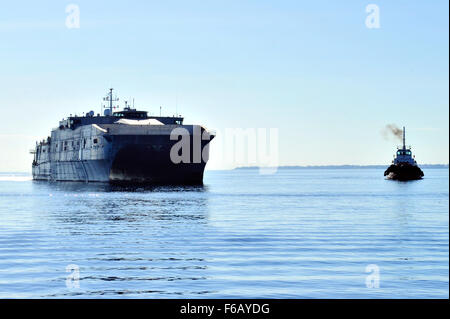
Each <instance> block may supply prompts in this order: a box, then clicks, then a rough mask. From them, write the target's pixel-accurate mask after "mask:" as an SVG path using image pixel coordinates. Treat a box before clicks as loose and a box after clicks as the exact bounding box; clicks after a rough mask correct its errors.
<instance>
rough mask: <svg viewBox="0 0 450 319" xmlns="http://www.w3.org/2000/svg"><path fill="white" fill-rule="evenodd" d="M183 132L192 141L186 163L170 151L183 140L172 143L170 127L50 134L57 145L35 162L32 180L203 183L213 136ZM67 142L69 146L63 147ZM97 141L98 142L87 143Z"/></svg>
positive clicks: (193, 130) (194, 130) (188, 128)
mask: <svg viewBox="0 0 450 319" xmlns="http://www.w3.org/2000/svg"><path fill="white" fill-rule="evenodd" d="M183 127H184V128H185V129H186V132H188V135H187V136H188V137H187V141H188V142H187V143H186V144H184V146H187V148H185V149H183V150H182V151H183V152H189V157H188V158H186V157H185V158H184V159H183V160H182V161H179V160H178V161H177V158H175V159H174V158H173V152H171V151H172V148H173V147H174V146H176V145H175V144H179V140H177V139H172V138H171V137H170V134H169V133H170V130H169V128H166V127H164V128H161V129H158V130H156V129H151V130H150V129H148V128H144V127H136V128H134V127H127V126H117V125H109V126H105V127H104V129H103V128H100V129H98V128H81V129H79V130H76V131H74V132H67V134H66V136H60V135H62V133H60V132H57V134H58V135H57V134H56V133H55V134H53V135H52V141H53V143H54V144H55V145H54V146H53V148H52V147H51V146H49V148H48V149H49V150H50V152H47V153H42V152H41V153H39V154H40V156H38V157H37V160H36V161H35V162H34V163H33V167H32V172H33V179H34V180H46V181H75V182H107V183H113V184H122V183H127V184H129V183H132V184H180V185H181V184H182V185H198V184H202V183H203V173H204V169H205V166H206V163H207V161H208V157H209V145H208V143H209V142H210V140H211V139H212V138H213V137H214V136H209V139H208V140H202V133H203V132H204V129H201V128H200V127H197V128H196V127H194V126H183ZM197 129H198V130H197ZM162 130H168V131H162ZM133 133H136V134H133ZM86 136H88V138H85V137H86ZM66 140H69V142H68V143H65V141H66ZM72 140H73V141H74V143H72ZM93 140H95V141H96V143H95V144H89V143H90V141H93ZM62 141H64V142H62ZM78 141H81V142H80V143H78ZM57 142H58V143H57ZM63 143H64V144H63ZM56 144H62V145H60V147H61V146H63V147H64V149H63V151H61V150H60V149H58V150H59V151H58V152H55V151H53V150H54V148H57V147H58V145H56ZM66 145H67V146H66ZM72 145H73V147H71V146H72ZM64 150H65V151H64ZM194 151H197V152H200V153H201V154H200V156H196V155H194Z"/></svg>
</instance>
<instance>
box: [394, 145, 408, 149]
mask: <svg viewBox="0 0 450 319" xmlns="http://www.w3.org/2000/svg"><path fill="white" fill-rule="evenodd" d="M405 148H406V149H407V150H410V149H411V145H405ZM397 149H398V150H402V149H403V145H399V146H397Z"/></svg>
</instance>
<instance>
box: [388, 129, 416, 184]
mask: <svg viewBox="0 0 450 319" xmlns="http://www.w3.org/2000/svg"><path fill="white" fill-rule="evenodd" d="M384 176H387V179H393V180H399V181H410V180H416V179H421V178H422V177H423V172H422V170H421V169H420V167H419V166H417V162H416V160H415V156H413V155H412V153H411V146H409V147H406V144H405V127H403V146H402V147H401V148H400V147H397V154H396V156H395V158H394V160H393V161H392V165H391V166H389V167H388V169H387V170H386V171H385V172H384Z"/></svg>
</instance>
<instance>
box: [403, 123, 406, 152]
mask: <svg viewBox="0 0 450 319" xmlns="http://www.w3.org/2000/svg"><path fill="white" fill-rule="evenodd" d="M403 149H404V150H405V149H406V144H405V127H404V126H403Z"/></svg>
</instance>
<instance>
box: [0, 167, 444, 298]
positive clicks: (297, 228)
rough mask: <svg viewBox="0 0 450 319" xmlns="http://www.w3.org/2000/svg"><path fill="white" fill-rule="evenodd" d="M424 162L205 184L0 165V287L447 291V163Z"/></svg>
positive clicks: (64, 293) (38, 293)
mask: <svg viewBox="0 0 450 319" xmlns="http://www.w3.org/2000/svg"><path fill="white" fill-rule="evenodd" d="M424 173H425V177H426V178H425V179H424V180H421V181H414V182H406V183H405V182H395V181H388V180H385V179H384V178H383V169H375V168H370V169H368V168H366V169H281V170H279V171H278V173H277V174H275V175H258V171H257V170H251V169H243V170H234V171H221V172H217V171H215V172H212V171H207V172H206V176H205V184H206V185H205V186H204V187H157V188H138V189H131V188H129V189H123V188H114V187H111V186H108V185H102V184H77V183H46V182H32V181H30V180H29V179H28V178H27V177H26V176H25V177H24V176H19V177H17V176H16V177H11V176H8V175H7V174H6V175H5V174H3V175H0V297H3V298H6V297H8V298H10V297H13V298H18V297H27V298H28V297H31V298H36V297H57V298H73V297H83V298H84V297H87V298H99V297H103V298H123V297H130V298H253V297H264V298H401V297H404V298H448V297H449V290H448V289H449V251H448V247H449V246H448V245H449V241H448V238H449V237H448V236H449V233H448V230H449V227H448V221H449V192H448V187H449V171H448V169H428V170H427V169H424ZM70 264H74V265H77V266H78V268H79V277H80V280H79V281H78V284H79V288H77V287H76V281H73V280H68V282H69V283H68V285H66V284H67V282H66V279H67V276H68V275H70V274H71V273H70V272H66V267H67V266H68V265H70ZM371 264H374V265H376V267H378V269H379V288H368V287H367V286H366V279H367V278H366V277H367V276H368V275H371V273H366V267H367V266H368V265H371ZM73 273H75V272H73ZM372 275H376V272H373V273H372ZM372 282H375V281H372ZM74 285H75V286H74Z"/></svg>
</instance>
